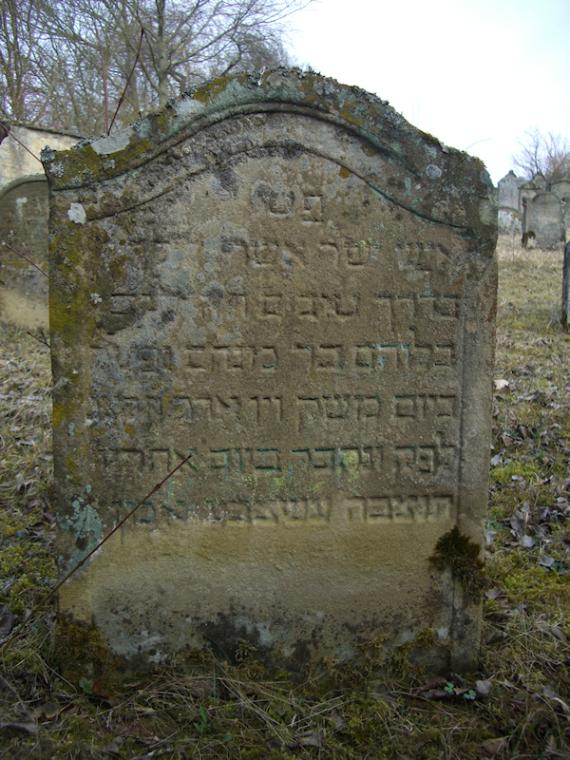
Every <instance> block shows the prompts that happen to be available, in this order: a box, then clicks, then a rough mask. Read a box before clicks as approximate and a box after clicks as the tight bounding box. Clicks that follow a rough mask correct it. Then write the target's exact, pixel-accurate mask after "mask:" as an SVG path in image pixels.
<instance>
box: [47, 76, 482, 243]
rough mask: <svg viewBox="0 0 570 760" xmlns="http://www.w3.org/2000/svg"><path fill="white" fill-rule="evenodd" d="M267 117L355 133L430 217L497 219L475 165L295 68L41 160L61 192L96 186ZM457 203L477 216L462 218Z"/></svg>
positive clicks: (381, 105) (382, 108)
mask: <svg viewBox="0 0 570 760" xmlns="http://www.w3.org/2000/svg"><path fill="white" fill-rule="evenodd" d="M264 112H265V113H268V112H273V113H275V112H285V113H298V114H300V115H302V116H309V117H312V118H314V119H317V120H322V121H325V122H328V123H329V124H333V125H337V126H338V127H340V128H342V129H345V130H348V131H349V132H351V133H353V134H355V135H356V136H357V137H359V138H360V139H361V140H362V142H363V150H365V151H369V152H370V155H375V154H376V155H380V156H381V157H382V158H383V159H386V160H388V161H392V162H393V163H398V164H399V165H400V166H401V168H402V181H401V188H400V189H399V190H398V189H397V188H396V190H395V196H401V198H400V200H403V199H404V196H406V195H407V196H409V198H410V203H411V205H412V206H414V207H415V210H417V211H422V212H425V214H426V217H428V218H433V219H436V220H438V221H442V222H444V223H451V224H456V225H457V226H462V227H466V228H469V227H473V226H478V225H479V224H481V223H483V224H484V225H487V224H490V225H493V224H495V223H496V207H495V204H494V199H493V198H494V188H493V185H492V182H491V180H490V178H489V176H488V174H487V172H486V170H485V167H484V165H483V164H482V162H481V161H480V160H479V159H476V158H473V157H471V156H469V155H468V154H466V153H464V152H462V151H458V150H455V149H453V148H449V147H447V146H445V145H443V144H442V143H441V142H440V141H439V140H437V139H436V138H435V137H433V136H432V135H429V134H427V133H425V132H422V131H420V130H419V129H416V128H415V127H413V126H412V125H411V124H409V122H407V121H406V120H405V119H404V117H403V116H402V115H401V114H399V113H397V112H396V111H395V110H394V109H393V108H392V107H391V106H390V105H389V104H388V103H387V102H386V101H383V100H381V99H380V98H378V97H377V96H376V95H373V94H371V93H368V92H366V91H364V90H361V89H359V88H357V87H351V86H347V85H343V84H339V83H338V82H337V81H335V80H334V79H330V78H327V77H324V76H321V75H320V74H316V73H313V72H310V73H306V72H303V71H301V70H299V69H285V68H279V69H274V70H270V71H266V72H263V73H261V74H257V75H250V74H238V75H236V76H231V77H220V78H218V79H214V80H212V81H210V82H209V83H207V84H206V85H204V86H203V87H200V88H198V89H196V90H194V91H193V92H190V93H187V94H185V95H183V96H182V97H180V98H178V99H177V100H174V101H172V102H170V103H169V104H168V105H167V106H166V107H165V108H164V109H163V110H162V111H160V112H157V113H154V114H150V115H149V116H147V117H145V118H143V119H141V120H140V121H137V122H136V123H134V124H133V125H132V126H131V127H128V128H126V129H123V130H119V131H117V132H113V133H112V134H111V135H109V136H106V137H101V138H98V139H93V140H88V141H82V142H80V143H79V144H78V145H77V146H75V147H74V148H72V149H71V150H67V151H51V150H46V151H44V152H43V154H42V160H43V162H44V166H45V170H46V174H47V176H48V180H49V183H50V186H51V187H52V188H53V189H55V190H61V189H66V188H73V187H75V188H77V187H81V186H84V185H92V184H95V183H98V182H105V181H106V180H109V179H112V178H113V177H116V176H119V175H121V174H123V173H125V172H128V171H131V170H133V169H136V168H138V167H140V166H142V165H144V164H145V163H147V162H149V161H151V160H153V159H154V158H156V157H157V156H158V155H160V154H161V153H163V152H165V151H166V150H169V149H170V148H172V147H175V146H176V145H178V144H179V143H181V142H182V141H184V140H187V139H189V138H191V137H192V136H193V135H195V134H197V133H198V132H199V131H201V130H203V129H206V128H208V127H210V126H212V125H214V124H216V123H218V122H221V121H224V120H226V119H232V118H234V117H240V116H243V115H248V114H256V113H264ZM292 147H294V146H292ZM301 147H302V146H301ZM404 175H405V182H404ZM436 196H437V197H438V198H439V199H441V197H452V198H453V203H452V204H451V205H452V206H453V207H454V211H453V212H452V211H451V210H450V204H448V203H447V202H441V200H438V202H437V204H434V202H432V201H430V200H429V199H430V198H432V199H433V198H435V197H436ZM414 198H418V199H422V200H421V202H420V201H419V200H418V201H417V202H416V201H415V200H414ZM426 198H427V199H428V202H427V205H426V203H425V200H426ZM465 199H467V200H465ZM482 203H483V204H484V205H485V208H484V209H482V208H481V207H480V206H481V204H482ZM436 205H437V208H435V206H436ZM461 205H463V207H464V208H465V207H466V206H470V207H471V212H465V213H464V214H460V216H459V217H458V216H457V210H458V208H460V206H461ZM420 207H421V208H420ZM473 214H474V216H473ZM470 216H471V217H472V218H471V219H469V218H468V217H470Z"/></svg>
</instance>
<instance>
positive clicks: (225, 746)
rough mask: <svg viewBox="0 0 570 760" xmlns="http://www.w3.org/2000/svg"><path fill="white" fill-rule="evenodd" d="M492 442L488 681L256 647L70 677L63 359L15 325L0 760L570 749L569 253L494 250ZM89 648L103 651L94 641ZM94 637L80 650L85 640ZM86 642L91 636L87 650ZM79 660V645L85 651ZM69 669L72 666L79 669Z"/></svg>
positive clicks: (9, 332)
mask: <svg viewBox="0 0 570 760" xmlns="http://www.w3.org/2000/svg"><path fill="white" fill-rule="evenodd" d="M498 250H499V261H500V280H499V310H498V333H497V361H496V372H495V377H496V378H497V379H498V380H502V381H504V382H502V383H498V384H497V391H496V396H495V401H494V423H495V429H494V448H493V456H492V462H491V468H490V493H489V517H488V525H487V532H486V537H487V547H486V552H485V553H486V575H487V586H486V590H485V591H484V627H483V646H482V656H481V665H480V670H479V671H478V672H477V673H472V674H467V675H464V676H462V677H460V676H458V675H456V674H453V673H448V674H446V675H445V677H444V678H442V679H431V678H429V677H428V676H426V674H425V673H423V672H422V670H421V669H420V668H419V667H417V666H414V665H413V664H412V662H411V661H410V658H409V651H408V650H407V649H406V647H403V648H402V649H401V650H398V651H397V652H396V653H395V654H394V655H393V656H392V657H391V658H390V659H385V655H384V654H383V649H382V647H381V645H380V644H379V642H374V641H371V642H370V645H369V646H368V647H367V648H366V649H365V651H364V652H363V655H364V657H363V659H362V662H361V663H360V664H359V666H358V667H354V668H346V667H342V668H338V667H336V666H335V664H334V663H331V664H330V667H329V668H328V670H327V672H326V673H323V672H315V673H312V674H311V673H309V674H307V678H306V680H305V681H303V682H302V683H299V682H296V683H293V682H292V681H291V680H289V678H288V676H287V674H285V673H275V672H269V671H267V670H266V669H265V668H263V667H262V666H261V665H260V664H259V662H258V660H257V659H256V656H255V651H251V650H250V649H248V648H246V647H245V646H244V649H243V651H242V652H241V657H240V662H239V663H238V664H237V665H231V664H229V663H226V662H221V661H219V660H216V659H215V658H214V657H212V656H211V655H210V654H208V653H204V654H203V655H201V656H200V657H199V658H197V659H196V660H195V661H193V662H188V661H186V662H184V663H182V662H172V663H170V664H169V665H168V667H162V668H160V669H157V670H156V671H155V672H154V673H153V674H152V676H151V677H147V678H146V679H143V678H141V679H140V680H130V681H127V682H126V683H125V682H124V680H123V681H122V682H121V681H118V682H117V683H107V684H102V683H100V682H99V681H98V680H97V674H93V675H92V677H81V678H76V679H74V678H73V674H72V675H71V677H66V675H65V673H66V672H67V671H68V670H69V668H67V669H66V668H65V667H62V665H65V661H66V658H67V659H68V660H70V659H71V654H72V653H69V655H68V653H64V654H63V656H62V653H61V651H58V648H57V643H56V640H55V638H54V629H55V604H54V601H53V599H52V598H50V597H49V596H48V592H49V589H50V587H51V586H52V585H53V584H54V582H55V578H56V568H55V563H54V559H53V550H52V541H53V534H54V519H53V515H52V512H51V510H52V507H51V505H50V497H49V489H50V478H51V456H50V433H49V407H50V398H49V361H48V355H47V354H48V352H47V350H46V349H45V347H44V346H42V344H41V343H39V342H37V341H36V340H34V339H33V338H32V337H31V336H29V335H27V334H26V333H25V332H23V331H20V330H16V329H12V328H3V330H2V333H1V343H2V352H1V354H0V355H1V357H2V358H1V359H0V394H1V401H2V405H1V409H2V416H1V420H0V422H1V426H2V427H1V429H0V436H1V438H0V442H1V445H2V448H1V450H0V471H1V472H2V477H1V480H0V500H1V502H0V505H1V507H2V508H1V509H0V605H1V606H0V640H1V639H4V640H5V644H4V646H3V647H2V649H1V653H0V757H5V758H50V759H51V758H91V757H93V758H101V757H103V758H106V757H109V758H151V757H152V758H216V759H217V758H236V759H238V758H239V759H240V760H254V759H255V758H260V759H262V758H263V760H266V759H268V760H287V759H293V758H346V759H347V760H348V759H352V758H354V759H355V760H356V759H357V758H358V759H360V758H395V759H399V760H406V758H414V759H415V758H421V759H423V758H425V759H426V760H428V759H430V758H434V759H435V758H446V759H449V760H452V759H457V760H459V759H461V760H469V759H470V758H473V759H475V758H477V759H479V758H519V759H522V758H544V759H545V760H546V759H547V758H550V760H557V759H561V758H568V757H569V756H570V755H569V754H568V753H569V744H570V707H569V703H570V682H569V676H568V664H569V663H570V647H569V644H568V640H569V638H570V615H569V612H570V576H569V574H568V549H569V546H570V534H569V531H568V519H569V517H570V467H569V462H570V336H569V335H568V334H566V333H563V332H562V331H561V329H560V327H559V322H558V310H559V304H560V295H561V253H560V252H545V251H529V252H524V251H522V250H520V249H518V248H516V249H514V250H513V248H512V244H511V241H510V240H505V241H501V242H500V244H499V249H498ZM84 645H85V646H88V645H91V646H93V647H98V646H99V643H98V642H97V641H91V642H88V641H86V642H85V644H84ZM79 646H80V644H79V643H78V644H77V648H79ZM81 646H83V644H81ZM75 655H77V652H75ZM68 676H69V674H68Z"/></svg>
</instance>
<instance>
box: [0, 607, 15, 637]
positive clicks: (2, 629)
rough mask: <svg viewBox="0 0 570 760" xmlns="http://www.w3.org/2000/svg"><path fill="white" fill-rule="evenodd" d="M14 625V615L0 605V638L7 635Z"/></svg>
mask: <svg viewBox="0 0 570 760" xmlns="http://www.w3.org/2000/svg"><path fill="white" fill-rule="evenodd" d="M13 625H14V615H12V613H11V611H10V609H9V608H8V607H5V606H4V605H2V606H0V639H3V638H5V637H6V636H8V635H9V633H10V631H11V630H12V627H13Z"/></svg>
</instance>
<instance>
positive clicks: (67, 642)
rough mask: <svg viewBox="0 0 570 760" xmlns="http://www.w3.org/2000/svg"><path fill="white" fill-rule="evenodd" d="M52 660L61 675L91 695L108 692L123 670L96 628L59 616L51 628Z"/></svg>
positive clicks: (120, 676)
mask: <svg viewBox="0 0 570 760" xmlns="http://www.w3.org/2000/svg"><path fill="white" fill-rule="evenodd" d="M54 661H55V663H56V665H57V667H58V669H59V671H60V672H61V674H62V675H63V677H64V678H66V679H67V680H68V681H70V682H71V683H73V684H74V685H77V686H79V687H80V688H82V689H83V690H84V691H85V692H86V693H88V694H94V695H95V696H105V695H107V694H109V693H110V692H112V691H113V690H114V688H116V686H117V685H118V684H119V683H120V681H121V678H122V674H123V672H124V670H125V667H124V663H123V662H122V660H121V659H120V658H119V657H118V656H117V655H115V654H113V652H111V650H110V648H109V646H108V644H107V641H106V640H105V637H104V636H103V634H102V633H101V631H100V630H99V629H98V628H96V627H95V626H88V625H84V624H81V623H79V622H76V621H75V620H72V619H71V618H70V617H63V616H61V617H60V618H59V619H58V621H57V624H56V628H55V635H54Z"/></svg>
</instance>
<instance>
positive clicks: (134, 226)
mask: <svg viewBox="0 0 570 760" xmlns="http://www.w3.org/2000/svg"><path fill="white" fill-rule="evenodd" d="M44 158H45V166H46V172H47V174H48V177H49V179H50V185H51V204H52V206H51V210H52V220H51V229H52V235H53V240H52V250H51V329H52V339H51V340H52V351H53V366H54V373H55V377H54V381H55V387H54V413H53V414H54V445H55V449H54V462H55V474H56V477H55V480H56V485H57V499H58V510H59V523H60V542H59V546H60V552H61V555H62V557H63V559H64V561H65V562H66V563H67V567H68V568H69V567H72V566H73V565H74V563H76V562H78V561H79V560H81V558H82V557H84V556H85V554H86V553H87V552H89V551H90V550H91V549H92V548H93V547H94V546H95V545H96V544H97V542H99V541H100V540H101V539H102V537H103V536H104V535H106V533H107V532H108V531H109V530H110V529H111V528H112V527H113V525H115V524H117V522H118V521H119V520H120V519H121V518H122V517H123V516H124V515H125V514H126V513H127V512H128V511H129V509H132V508H133V507H134V506H136V504H137V502H138V500H139V499H141V498H143V497H144V495H145V494H146V493H147V492H148V491H149V490H150V489H151V488H152V486H153V485H154V484H155V483H157V482H158V481H160V480H161V479H162V478H164V476H165V475H166V474H167V473H168V472H169V471H170V470H171V469H173V468H174V467H175V466H176V465H177V463H180V462H182V461H183V460H184V458H185V457H186V456H187V455H188V454H189V453H192V458H191V459H190V461H189V462H187V463H185V464H184V465H183V466H182V467H181V468H180V470H179V471H177V472H176V474H175V475H174V476H172V477H171V478H170V479H169V480H168V481H167V482H166V483H165V485H164V486H163V487H162V489H161V490H159V491H158V492H157V493H155V494H153V496H152V497H151V498H149V499H148V500H147V501H146V502H145V503H144V504H143V505H142V506H141V507H140V509H138V510H137V511H136V512H135V514H134V515H133V516H132V518H131V519H130V520H129V522H128V523H127V524H125V526H124V527H123V528H121V530H120V531H118V532H117V533H115V534H114V535H113V536H112V538H111V539H110V540H108V541H107V542H106V543H105V544H104V546H102V548H101V549H99V550H98V551H97V552H95V554H94V555H93V556H92V557H91V558H90V560H89V562H88V563H86V565H85V567H83V568H82V569H81V570H80V571H78V572H77V573H76V574H75V575H74V576H73V577H72V578H71V579H70V580H69V581H68V582H67V583H66V584H65V585H64V586H63V588H62V589H61V594H60V606H61V610H62V611H63V612H64V613H67V614H68V615H70V616H71V617H72V618H73V619H74V620H76V621H87V622H91V621H93V622H94V623H95V625H96V626H97V627H98V628H99V629H100V631H101V632H102V633H103V634H104V636H105V638H106V640H107V641H108V643H109V645H110V647H111V648H112V649H113V650H114V651H115V652H116V653H118V654H122V655H125V656H126V657H134V656H136V655H142V656H143V657H145V658H147V659H148V660H151V661H157V660H160V659H162V658H164V657H166V656H168V654H169V653H170V652H173V651H177V650H181V649H184V648H186V647H189V648H190V647H202V646H204V645H208V646H213V647H214V649H215V651H216V652H218V653H220V652H221V653H222V654H223V655H224V656H230V655H231V654H233V653H234V652H235V650H236V647H237V646H238V645H239V642H240V641H241V640H244V639H245V640H248V641H249V642H252V643H254V644H255V645H256V646H257V648H258V650H259V652H260V654H266V655H267V656H268V657H270V658H273V659H274V660H275V661H277V662H285V663H286V664H289V665H290V666H292V667H296V666H297V665H299V664H300V663H303V662H306V661H307V660H310V659H314V658H317V657H320V656H322V655H327V656H331V657H336V658H338V659H345V658H347V657H350V656H352V655H354V654H355V653H356V652H357V651H358V648H359V645H360V644H362V643H363V642H366V641H369V640H371V639H376V640H377V639H378V636H381V637H382V639H383V640H384V641H385V643H386V646H387V647H390V646H396V645H398V644H401V643H403V642H406V641H409V640H411V639H413V638H414V637H418V635H419V634H420V633H423V634H425V633H426V632H428V633H429V635H424V636H421V637H420V638H422V640H426V641H427V640H429V641H430V642H431V645H432V649H433V658H434V662H435V660H437V659H438V658H439V659H441V656H444V658H447V659H448V660H449V661H450V662H451V663H452V664H453V665H454V666H455V667H465V666H468V665H470V664H473V662H474V660H475V659H476V656H477V641H478V630H479V607H478V601H477V592H478V590H479V573H480V562H479V559H478V556H477V554H478V545H479V543H480V539H481V533H482V520H483V515H484V512H485V507H486V488H487V470H488V461H489V450H490V426H491V372H492V359H493V338H494V315H495V297H496V268H495V261H494V256H493V254H494V246H495V238H496V208H495V207H494V200H493V198H494V193H493V187H492V184H491V183H490V181H489V179H488V176H487V174H486V172H485V171H484V169H483V166H482V164H481V163H480V162H479V161H478V160H476V159H473V158H470V157H469V156H467V155H466V154H464V153H460V152H458V151H455V150H452V149H450V148H447V147H445V146H442V145H441V144H440V143H439V142H438V141H437V140H436V139H435V138H433V137H431V136H429V135H427V134H424V133H421V132H419V131H417V130H416V129H414V128H413V127H411V126H410V125H409V124H408V123H407V122H406V121H405V120H404V119H403V118H402V117H401V116H400V115H398V114H397V113H396V112H395V111H393V110H392V109H391V108H390V107H389V106H388V105H387V104H386V103H384V102H382V101H380V100H379V99H377V98H376V97H374V96H372V95H369V94H367V93H365V92H363V91H361V90H358V89H354V88H348V87H345V86H342V85H339V84H338V83H336V82H334V81H333V80H330V79H325V78H322V77H320V76H317V75H313V74H310V75H304V74H302V73H300V72H296V71H284V70H279V71H275V72H270V73H266V74H264V75H263V76H261V78H253V77H247V76H239V77H237V78H230V79H222V80H216V81H214V82H213V83H212V84H211V85H210V86H209V87H207V88H204V89H202V90H199V91H197V92H195V93H194V94H193V96H188V97H184V98H182V99H181V100H179V101H177V102H175V103H174V104H172V105H171V106H169V107H168V108H166V109H165V110H164V111H163V112H162V113H159V114H157V115H154V116H150V117H148V118H147V119H145V120H143V121H142V122H140V123H138V124H136V125H135V126H134V127H133V128H132V129H131V130H127V131H123V132H118V133H117V134H116V135H113V136H111V137H108V138H104V139H100V140H97V141H95V142H91V143H88V144H84V145H82V146H80V147H79V148H77V149H74V150H72V151H69V152H61V153H57V154H51V155H45V156H44ZM430 651H431V650H430ZM442 653H443V655H442ZM430 656H432V655H431V654H430Z"/></svg>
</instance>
